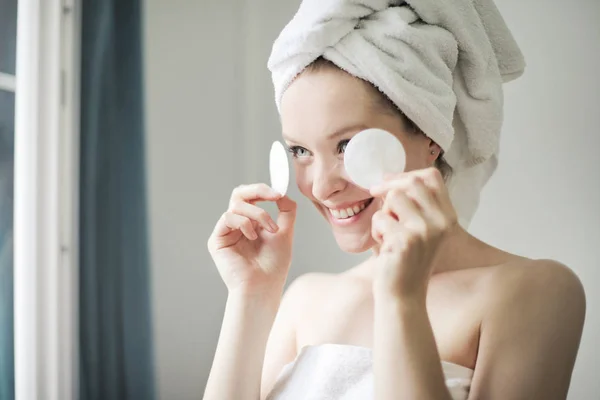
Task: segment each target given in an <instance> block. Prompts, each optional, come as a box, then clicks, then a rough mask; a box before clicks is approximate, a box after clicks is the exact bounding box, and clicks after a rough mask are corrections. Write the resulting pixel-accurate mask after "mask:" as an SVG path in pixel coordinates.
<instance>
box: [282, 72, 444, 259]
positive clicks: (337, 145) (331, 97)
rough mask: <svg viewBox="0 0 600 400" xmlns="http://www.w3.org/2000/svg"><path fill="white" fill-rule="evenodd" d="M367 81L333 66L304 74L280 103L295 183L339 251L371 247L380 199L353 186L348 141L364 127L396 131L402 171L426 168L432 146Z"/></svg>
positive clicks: (284, 136)
mask: <svg viewBox="0 0 600 400" xmlns="http://www.w3.org/2000/svg"><path fill="white" fill-rule="evenodd" d="M376 96H377V94H376V93H374V89H373V88H372V87H370V86H369V84H368V83H366V82H364V81H362V80H360V79H358V78H355V77H353V76H352V75H350V74H347V73H345V72H343V71H341V70H339V69H337V68H333V67H328V68H322V69H319V70H317V71H315V72H305V73H302V74H301V75H300V76H299V77H298V78H296V80H294V82H293V83H292V84H291V85H290V87H289V88H288V89H287V90H286V92H285V94H284V96H283V98H282V102H281V122H282V130H283V138H284V140H285V142H286V143H287V146H288V147H289V148H290V152H291V153H292V155H293V160H294V161H293V163H294V170H295V173H296V182H297V184H298V188H299V189H300V191H301V192H302V194H303V195H304V196H306V197H307V198H308V199H310V200H311V201H312V203H313V204H314V205H315V207H316V208H317V210H318V211H319V212H320V213H321V214H322V215H323V217H325V219H326V220H327V221H328V223H329V224H330V226H331V227H332V229H333V234H334V236H335V239H336V241H337V243H338V245H339V246H340V247H341V248H342V250H344V251H347V252H351V253H359V252H363V251H366V250H368V249H370V248H371V247H372V246H373V245H374V244H375V241H374V240H373V238H372V237H371V217H372V216H373V214H374V213H375V211H377V210H378V209H379V208H380V207H381V204H382V200H381V199H373V198H372V197H371V196H370V194H369V192H368V191H367V190H364V189H362V188H361V187H359V186H356V185H355V184H353V183H352V181H351V180H350V179H349V177H348V175H347V174H346V171H345V169H344V150H345V147H346V144H347V143H348V141H349V140H350V139H351V138H352V136H354V135H355V134H357V133H358V132H360V131H362V130H364V129H367V128H380V129H384V130H386V131H388V132H390V133H392V134H393V135H395V136H396V137H397V138H398V139H400V141H401V142H402V144H403V145H404V148H405V150H406V170H407V171H410V170H413V169H419V168H426V167H429V166H431V165H432V162H433V160H434V157H433V156H431V154H430V152H431V149H432V147H431V146H436V145H435V144H434V143H433V142H432V141H431V140H430V139H428V138H427V137H426V136H424V135H419V134H414V133H406V132H405V131H404V127H403V122H402V119H401V117H400V116H399V115H395V114H394V113H391V112H386V111H385V109H384V108H383V106H381V105H380V104H379V103H378V102H377V101H376V100H377V97H376Z"/></svg>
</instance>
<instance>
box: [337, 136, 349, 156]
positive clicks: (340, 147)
mask: <svg viewBox="0 0 600 400" xmlns="http://www.w3.org/2000/svg"><path fill="white" fill-rule="evenodd" d="M348 143H350V139H345V140H342V141H340V142H339V143H338V153H339V154H342V153H343V152H345V151H346V146H348Z"/></svg>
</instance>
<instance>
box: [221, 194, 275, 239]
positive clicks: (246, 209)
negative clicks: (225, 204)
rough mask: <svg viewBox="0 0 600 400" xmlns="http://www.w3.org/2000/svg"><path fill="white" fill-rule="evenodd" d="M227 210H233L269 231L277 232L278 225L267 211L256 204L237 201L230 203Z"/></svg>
mask: <svg viewBox="0 0 600 400" xmlns="http://www.w3.org/2000/svg"><path fill="white" fill-rule="evenodd" d="M229 211H231V212H233V213H234V214H238V215H241V216H244V217H246V218H249V219H250V220H251V221H252V222H257V223H258V224H259V225H260V226H262V227H263V228H264V229H266V230H268V231H269V232H271V233H275V232H277V229H278V227H277V224H276V223H275V221H273V219H272V218H271V216H270V215H269V213H268V212H266V211H265V210H263V209H262V208H260V207H258V206H255V205H253V204H250V203H245V202H242V201H239V202H235V203H234V204H232V207H231V209H230V210H229ZM253 225H254V224H253Z"/></svg>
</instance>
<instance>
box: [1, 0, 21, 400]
mask: <svg viewBox="0 0 600 400" xmlns="http://www.w3.org/2000/svg"><path fill="white" fill-rule="evenodd" d="M16 38H17V0H0V400H5V399H7V400H8V399H13V398H14V337H13V240H12V237H13V234H12V233H13V196H14V178H13V176H14V175H13V170H14V157H13V156H14V128H15V59H16V44H17V43H16Z"/></svg>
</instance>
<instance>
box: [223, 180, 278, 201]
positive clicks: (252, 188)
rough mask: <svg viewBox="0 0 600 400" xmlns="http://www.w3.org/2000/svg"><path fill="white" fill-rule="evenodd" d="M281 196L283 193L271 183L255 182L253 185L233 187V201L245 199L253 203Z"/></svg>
mask: <svg viewBox="0 0 600 400" xmlns="http://www.w3.org/2000/svg"><path fill="white" fill-rule="evenodd" d="M280 198H281V193H278V192H277V191H275V190H274V189H273V188H271V187H270V186H269V185H267V184H264V183H254V184H252V185H241V186H238V187H237V188H235V189H233V193H232V194H231V201H230V203H233V202H238V201H243V202H246V203H253V202H256V201H277V200H279V199H280Z"/></svg>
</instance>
